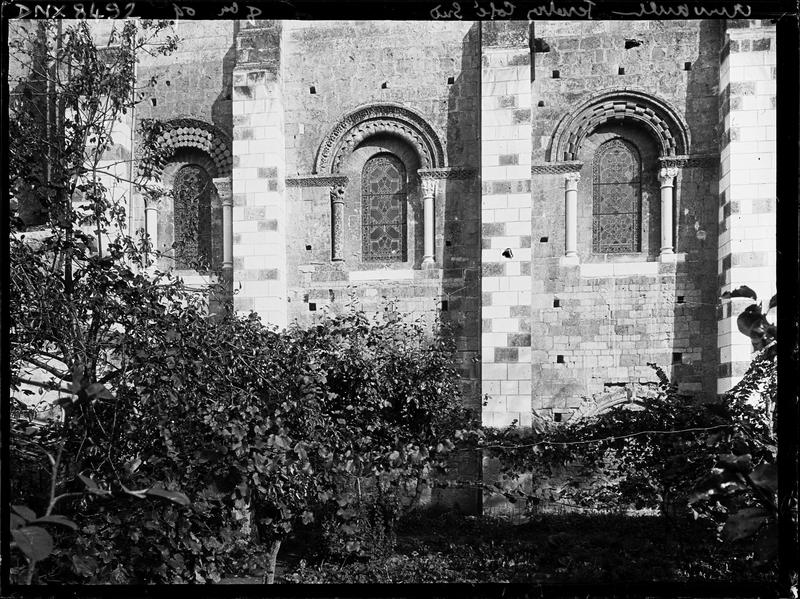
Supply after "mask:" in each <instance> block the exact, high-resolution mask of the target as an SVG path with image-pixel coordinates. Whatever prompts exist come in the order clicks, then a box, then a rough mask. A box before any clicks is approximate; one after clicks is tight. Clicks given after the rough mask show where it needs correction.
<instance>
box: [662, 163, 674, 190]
mask: <svg viewBox="0 0 800 599" xmlns="http://www.w3.org/2000/svg"><path fill="white" fill-rule="evenodd" d="M677 176H678V167H676V166H667V167H664V168H662V169H660V170H659V171H658V180H659V181H660V182H661V186H662V187H670V186H672V185H673V184H674V183H675V177H677Z"/></svg>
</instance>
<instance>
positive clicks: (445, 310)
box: [442, 300, 448, 312]
mask: <svg viewBox="0 0 800 599" xmlns="http://www.w3.org/2000/svg"><path fill="white" fill-rule="evenodd" d="M447 306H448V303H447V300H442V312H447Z"/></svg>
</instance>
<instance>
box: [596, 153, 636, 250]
mask: <svg viewBox="0 0 800 599" xmlns="http://www.w3.org/2000/svg"><path fill="white" fill-rule="evenodd" d="M592 197H593V203H594V207H593V215H592V240H593V241H592V250H593V251H594V252H595V253H598V254H621V253H625V252H639V251H641V222H642V162H641V159H640V157H639V152H638V150H637V149H636V148H635V147H634V146H633V145H632V144H630V143H628V142H627V141H625V140H622V139H619V138H617V139H612V140H611V141H607V142H606V143H604V144H602V145H601V146H600V147H599V148H598V149H597V152H596V153H595V156H594V173H593V190H592Z"/></svg>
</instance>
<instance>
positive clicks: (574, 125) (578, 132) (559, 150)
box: [550, 88, 689, 161]
mask: <svg viewBox="0 0 800 599" xmlns="http://www.w3.org/2000/svg"><path fill="white" fill-rule="evenodd" d="M625 121H630V122H634V123H638V124H640V125H642V126H643V127H644V128H645V129H647V130H648V131H649V132H650V134H651V135H652V136H653V138H654V139H655V140H656V142H657V143H658V145H659V154H660V155H661V156H665V157H667V156H676V155H680V154H686V153H688V152H689V126H688V125H687V123H686V120H685V119H684V118H683V116H682V115H681V113H680V112H679V111H678V110H677V109H675V108H674V107H673V106H672V105H671V104H670V103H669V102H667V101H665V100H662V99H660V98H656V97H655V96H653V95H651V94H649V93H647V92H646V91H644V90H636V89H630V88H623V89H611V90H608V91H606V92H601V93H599V94H594V95H593V96H592V97H591V98H590V99H589V100H586V101H585V102H583V103H582V104H580V105H579V106H577V107H575V108H574V109H572V110H569V112H568V113H567V115H566V116H565V117H564V118H563V119H562V120H561V122H560V123H559V124H558V126H557V127H556V130H555V132H554V133H553V139H552V142H551V145H550V158H551V159H552V160H564V161H569V160H575V159H576V157H577V156H578V151H579V150H580V147H581V144H582V143H583V140H584V139H585V138H586V136H588V135H589V134H591V133H592V131H594V130H595V129H596V128H597V127H599V126H600V125H602V124H604V123H607V122H625Z"/></svg>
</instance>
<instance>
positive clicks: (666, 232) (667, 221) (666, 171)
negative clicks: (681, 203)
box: [658, 168, 678, 256]
mask: <svg viewBox="0 0 800 599" xmlns="http://www.w3.org/2000/svg"><path fill="white" fill-rule="evenodd" d="M677 174H678V169H676V168H662V169H661V170H660V171H659V173H658V178H659V181H661V255H662V256H665V255H669V254H674V253H675V252H674V249H673V241H672V228H673V220H672V211H673V207H672V194H673V190H674V188H675V177H676V176H677Z"/></svg>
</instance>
